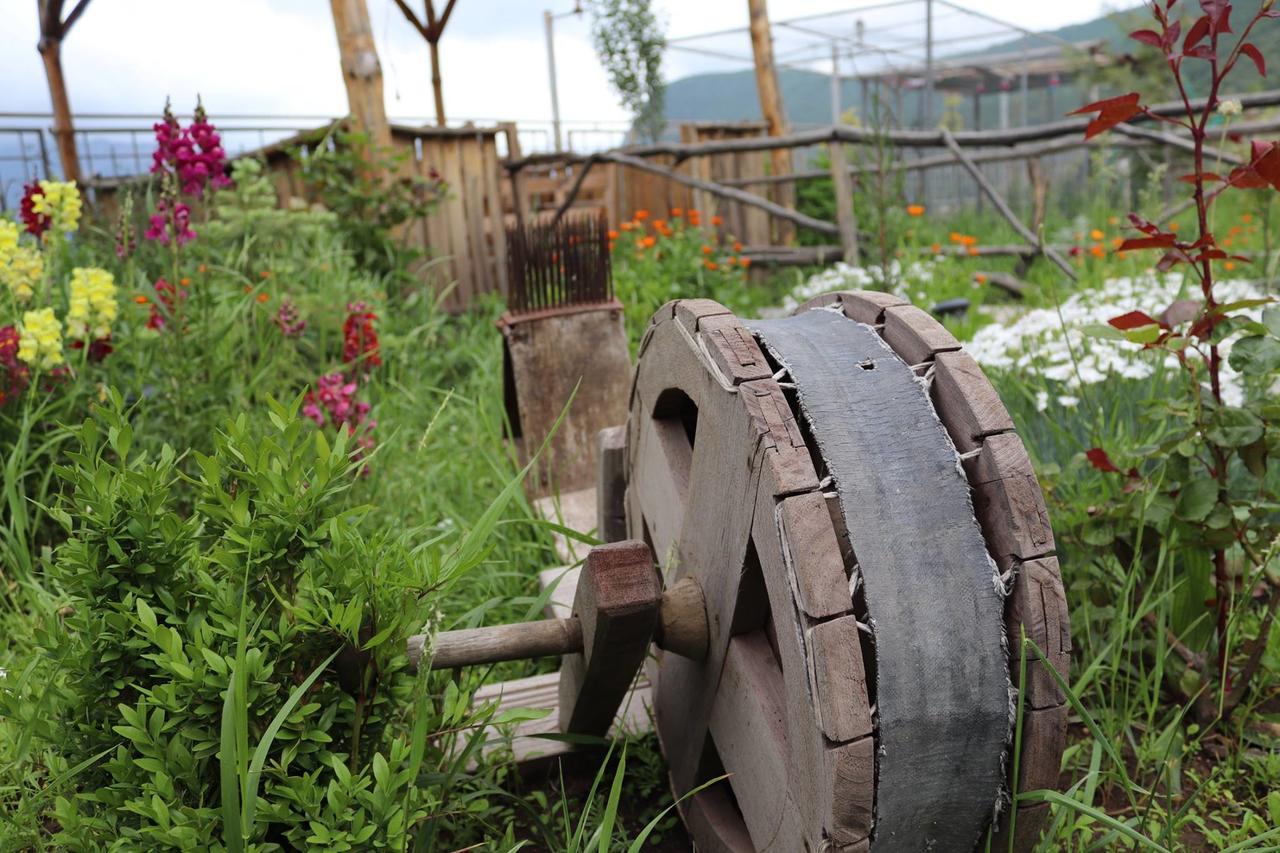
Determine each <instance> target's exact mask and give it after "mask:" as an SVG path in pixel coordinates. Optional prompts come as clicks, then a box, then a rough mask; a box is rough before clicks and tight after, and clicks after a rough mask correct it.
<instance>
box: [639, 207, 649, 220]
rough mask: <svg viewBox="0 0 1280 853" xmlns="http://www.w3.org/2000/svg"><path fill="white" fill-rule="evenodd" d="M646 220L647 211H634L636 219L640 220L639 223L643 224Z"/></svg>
mask: <svg viewBox="0 0 1280 853" xmlns="http://www.w3.org/2000/svg"><path fill="white" fill-rule="evenodd" d="M648 218H649V211H647V210H643V209H642V210H637V211H636V219H638V220H640V221H641V222H643V221H644V220H646V219H648Z"/></svg>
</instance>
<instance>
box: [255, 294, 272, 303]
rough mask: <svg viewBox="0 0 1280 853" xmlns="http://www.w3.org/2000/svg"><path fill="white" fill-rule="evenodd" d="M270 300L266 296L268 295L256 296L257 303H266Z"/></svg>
mask: <svg viewBox="0 0 1280 853" xmlns="http://www.w3.org/2000/svg"><path fill="white" fill-rule="evenodd" d="M270 298H271V297H270V296H268V295H267V294H265V293H259V294H258V301H259V302H266V301H267V300H268V299H270Z"/></svg>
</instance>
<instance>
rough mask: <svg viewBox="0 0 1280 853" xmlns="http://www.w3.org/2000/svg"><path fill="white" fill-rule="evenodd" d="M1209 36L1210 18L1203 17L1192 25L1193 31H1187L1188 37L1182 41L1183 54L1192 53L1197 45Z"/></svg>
mask: <svg viewBox="0 0 1280 853" xmlns="http://www.w3.org/2000/svg"><path fill="white" fill-rule="evenodd" d="M1208 34H1209V16H1208V15H1202V16H1201V17H1200V18H1198V19H1197V20H1196V22H1195V23H1194V24H1192V25H1191V29H1189V30H1187V37H1186V38H1185V39H1183V40H1182V52H1183V53H1191V51H1192V50H1194V49H1195V47H1196V45H1198V44H1199V43H1200V41H1201V40H1202V39H1203V38H1204V37H1205V36H1207V35H1208Z"/></svg>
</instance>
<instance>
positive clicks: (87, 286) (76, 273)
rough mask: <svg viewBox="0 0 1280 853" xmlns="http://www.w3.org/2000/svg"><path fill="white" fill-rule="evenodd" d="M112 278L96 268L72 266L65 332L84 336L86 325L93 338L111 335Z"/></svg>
mask: <svg viewBox="0 0 1280 853" xmlns="http://www.w3.org/2000/svg"><path fill="white" fill-rule="evenodd" d="M117 311H118V308H117V305H116V281H115V277H114V276H112V275H111V273H109V272H107V271H106V270H104V269H99V268H98V267H76V268H75V269H73V270H72V271H71V299H70V304H69V307H68V310H67V334H68V335H70V336H71V337H73V338H80V339H84V338H85V337H87V336H88V333H89V330H90V328H92V330H93V337H94V338H95V339H102V338H105V337H107V336H108V335H110V334H111V324H112V323H113V322H115V319H116V313H117Z"/></svg>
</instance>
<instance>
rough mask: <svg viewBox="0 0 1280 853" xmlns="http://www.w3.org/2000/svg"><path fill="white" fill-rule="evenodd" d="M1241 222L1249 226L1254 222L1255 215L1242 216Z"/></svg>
mask: <svg viewBox="0 0 1280 853" xmlns="http://www.w3.org/2000/svg"><path fill="white" fill-rule="evenodd" d="M1240 221H1241V222H1243V223H1244V224H1245V225H1248V224H1249V223H1250V222H1252V221H1253V214H1252V213H1242V214H1240Z"/></svg>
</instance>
